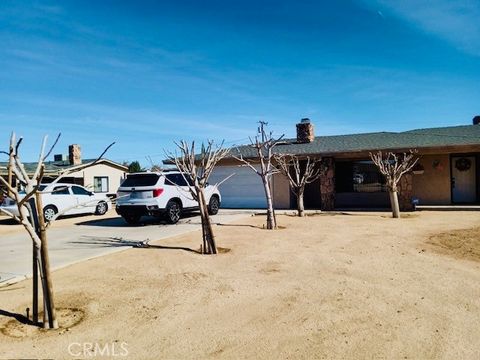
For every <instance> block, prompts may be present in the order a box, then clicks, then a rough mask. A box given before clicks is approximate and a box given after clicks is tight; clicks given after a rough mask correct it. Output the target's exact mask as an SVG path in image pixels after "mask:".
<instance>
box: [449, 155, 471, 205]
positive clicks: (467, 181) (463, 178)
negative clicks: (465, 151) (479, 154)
mask: <svg viewBox="0 0 480 360" xmlns="http://www.w3.org/2000/svg"><path fill="white" fill-rule="evenodd" d="M476 199H477V191H476V169H475V157H474V156H455V157H452V202H454V203H473V202H475V201H476Z"/></svg>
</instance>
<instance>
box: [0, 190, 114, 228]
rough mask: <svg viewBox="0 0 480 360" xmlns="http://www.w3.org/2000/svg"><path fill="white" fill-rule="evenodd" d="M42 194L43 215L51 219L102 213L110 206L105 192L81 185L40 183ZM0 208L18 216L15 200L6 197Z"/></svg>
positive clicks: (48, 219) (47, 219) (46, 218)
mask: <svg viewBox="0 0 480 360" xmlns="http://www.w3.org/2000/svg"><path fill="white" fill-rule="evenodd" d="M39 190H40V192H41V196H42V204H43V216H44V218H45V220H46V221H51V220H53V219H54V218H55V216H57V214H58V213H60V214H61V215H75V214H96V215H104V214H105V213H106V212H107V211H108V210H109V209H110V208H111V202H110V199H109V198H108V197H107V195H106V194H96V193H93V192H91V191H89V190H87V189H86V188H84V187H83V186H80V185H74V184H61V183H55V184H42V185H40V187H39ZM0 209H3V210H6V211H8V212H9V213H11V214H13V215H15V216H18V215H19V213H18V207H17V204H16V202H15V200H13V199H11V198H8V197H6V198H5V199H4V200H3V202H2V204H1V205H0Z"/></svg>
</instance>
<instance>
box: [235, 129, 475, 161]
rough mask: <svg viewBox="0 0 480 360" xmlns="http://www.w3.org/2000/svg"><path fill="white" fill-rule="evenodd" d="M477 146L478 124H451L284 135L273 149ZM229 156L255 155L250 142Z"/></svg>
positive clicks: (303, 151)
mask: <svg viewBox="0 0 480 360" xmlns="http://www.w3.org/2000/svg"><path fill="white" fill-rule="evenodd" d="M468 145H479V146H480V125H466V126H450V127H442V128H429V129H417V130H410V131H404V132H375V133H365V134H350V135H333V136H317V137H315V139H314V140H313V141H312V142H311V143H298V142H297V141H296V139H286V140H285V142H284V143H282V144H279V145H277V146H276V147H275V148H274V153H279V154H290V155H312V154H320V155H322V154H329V155H335V154H341V153H353V152H367V151H375V150H399V149H418V150H421V149H422V148H444V147H451V146H468ZM230 155H231V157H233V156H239V155H242V156H243V157H245V158H254V157H256V156H257V155H256V150H255V149H254V148H252V146H250V145H242V146H238V147H234V148H232V149H231V151H230Z"/></svg>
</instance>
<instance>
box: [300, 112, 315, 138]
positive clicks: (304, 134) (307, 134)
mask: <svg viewBox="0 0 480 360" xmlns="http://www.w3.org/2000/svg"><path fill="white" fill-rule="evenodd" d="M314 139H315V134H314V132H313V124H312V123H311V122H310V119H308V118H304V119H302V120H301V121H300V123H298V124H297V142H299V143H310V142H312V141H313V140H314Z"/></svg>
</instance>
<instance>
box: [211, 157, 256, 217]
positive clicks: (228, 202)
mask: <svg viewBox="0 0 480 360" xmlns="http://www.w3.org/2000/svg"><path fill="white" fill-rule="evenodd" d="M231 174H235V175H233V176H232V177H231V178H229V179H228V180H227V181H225V182H224V183H222V184H221V185H220V193H221V195H222V207H224V208H265V207H266V200H265V193H264V190H263V185H262V181H261V178H260V177H259V176H258V175H257V174H255V173H254V172H253V171H252V169H250V168H247V167H239V166H219V167H216V168H215V169H214V171H213V173H212V175H211V176H210V179H209V182H210V184H212V185H213V184H216V183H219V182H221V181H222V180H224V179H225V178H226V177H228V176H230V175H231Z"/></svg>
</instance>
